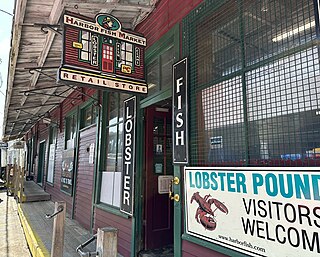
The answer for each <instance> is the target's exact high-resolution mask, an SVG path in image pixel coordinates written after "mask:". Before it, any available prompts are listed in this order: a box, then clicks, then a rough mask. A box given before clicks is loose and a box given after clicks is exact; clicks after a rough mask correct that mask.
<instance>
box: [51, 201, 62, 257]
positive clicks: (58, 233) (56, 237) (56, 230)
mask: <svg viewBox="0 0 320 257" xmlns="http://www.w3.org/2000/svg"><path fill="white" fill-rule="evenodd" d="M61 207H62V208H63V211H62V212H60V213H58V214H57V215H56V216H54V220H53V235H52V246H51V257H63V242H64V223H65V219H66V203H65V202H55V204H54V213H56V212H57V211H59V210H60V208H61Z"/></svg>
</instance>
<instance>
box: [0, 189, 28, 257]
mask: <svg viewBox="0 0 320 257" xmlns="http://www.w3.org/2000/svg"><path fill="white" fill-rule="evenodd" d="M0 199H1V200H2V201H1V203H0V257H30V256H31V254H30V251H29V249H28V246H27V242H26V238H25V235H24V233H23V229H22V226H21V223H20V219H19V216H18V205H17V203H16V200H15V199H14V198H13V197H10V196H7V193H6V191H3V190H1V191H0Z"/></svg>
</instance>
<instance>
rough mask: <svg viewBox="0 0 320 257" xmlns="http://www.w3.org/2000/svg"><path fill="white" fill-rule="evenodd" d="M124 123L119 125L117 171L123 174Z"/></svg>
mask: <svg viewBox="0 0 320 257" xmlns="http://www.w3.org/2000/svg"><path fill="white" fill-rule="evenodd" d="M122 131H123V123H119V124H118V149H117V170H116V171H120V172H122V146H123V133H122Z"/></svg>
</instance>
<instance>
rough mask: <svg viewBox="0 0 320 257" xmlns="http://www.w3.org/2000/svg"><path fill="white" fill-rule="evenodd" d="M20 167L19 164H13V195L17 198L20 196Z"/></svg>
mask: <svg viewBox="0 0 320 257" xmlns="http://www.w3.org/2000/svg"><path fill="white" fill-rule="evenodd" d="M19 174H20V171H19V168H17V165H16V164H14V165H13V181H14V184H13V185H14V189H13V196H14V198H15V199H16V198H17V197H18V190H19V189H18V187H19Z"/></svg>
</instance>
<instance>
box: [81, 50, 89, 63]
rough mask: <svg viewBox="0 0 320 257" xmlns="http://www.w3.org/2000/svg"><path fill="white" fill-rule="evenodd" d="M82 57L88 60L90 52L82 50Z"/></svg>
mask: <svg viewBox="0 0 320 257" xmlns="http://www.w3.org/2000/svg"><path fill="white" fill-rule="evenodd" d="M81 59H82V60H86V61H88V60H89V54H88V52H83V51H82V52H81Z"/></svg>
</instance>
